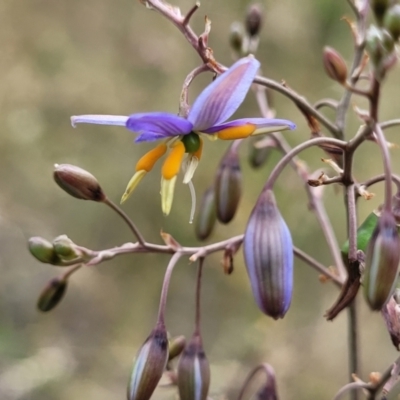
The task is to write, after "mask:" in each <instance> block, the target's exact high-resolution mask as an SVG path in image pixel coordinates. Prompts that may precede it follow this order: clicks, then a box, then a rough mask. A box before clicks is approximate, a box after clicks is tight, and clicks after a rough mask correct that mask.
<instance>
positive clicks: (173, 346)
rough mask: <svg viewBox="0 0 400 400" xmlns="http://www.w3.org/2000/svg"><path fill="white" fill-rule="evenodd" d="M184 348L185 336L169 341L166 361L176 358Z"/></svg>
mask: <svg viewBox="0 0 400 400" xmlns="http://www.w3.org/2000/svg"><path fill="white" fill-rule="evenodd" d="M185 346H186V338H185V336H177V337H175V338H172V339H171V340H170V341H169V346H168V349H169V351H168V361H171V360H173V359H174V358H175V357H178V356H179V355H180V354H181V353H182V351H183V349H184V348H185Z"/></svg>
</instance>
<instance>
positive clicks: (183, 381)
mask: <svg viewBox="0 0 400 400" xmlns="http://www.w3.org/2000/svg"><path fill="white" fill-rule="evenodd" d="M209 387H210V365H209V364H208V360H207V358H206V355H205V353H204V350H203V344H202V340H201V337H200V335H199V334H198V333H194V335H193V336H192V338H191V339H190V341H189V343H188V344H187V346H186V347H185V350H184V351H183V353H182V355H181V358H180V359H179V364H178V389H179V397H180V400H206V399H207V394H208V389H209Z"/></svg>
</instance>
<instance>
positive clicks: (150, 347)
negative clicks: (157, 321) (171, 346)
mask: <svg viewBox="0 0 400 400" xmlns="http://www.w3.org/2000/svg"><path fill="white" fill-rule="evenodd" d="M167 361H168V337H167V331H166V330H165V327H164V326H159V325H157V326H156V327H155V328H154V330H153V331H152V332H151V334H150V336H149V337H148V338H147V340H146V341H145V342H144V344H143V346H142V347H141V348H140V350H139V352H138V353H137V355H136V359H135V361H134V364H133V368H132V373H131V377H130V380H129V384H128V400H149V399H150V397H151V395H152V394H153V392H154V390H155V389H156V387H157V385H158V382H159V381H160V379H161V377H162V374H163V372H164V369H165V366H166V365H167Z"/></svg>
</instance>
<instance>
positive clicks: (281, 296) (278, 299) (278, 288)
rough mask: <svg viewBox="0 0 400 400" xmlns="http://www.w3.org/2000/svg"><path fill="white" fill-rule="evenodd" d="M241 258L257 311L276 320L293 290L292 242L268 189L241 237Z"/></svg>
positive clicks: (288, 301) (287, 303)
mask: <svg viewBox="0 0 400 400" xmlns="http://www.w3.org/2000/svg"><path fill="white" fill-rule="evenodd" d="M243 250H244V258H245V263H246V267H247V273H248V275H249V278H250V283H251V288H252V291H253V295H254V298H255V300H256V303H257V305H258V307H259V308H260V310H261V311H262V312H264V313H265V314H267V315H269V316H271V317H273V318H275V319H278V318H283V317H284V315H285V314H286V312H287V310H288V309H289V306H290V302H291V299H292V291H293V243H292V237H291V235H290V231H289V229H288V227H287V225H286V223H285V221H284V220H283V218H282V216H281V214H280V212H279V210H278V208H277V206H276V202H275V197H274V194H273V192H272V191H271V190H265V191H263V192H262V193H261V195H260V197H259V198H258V200H257V203H256V205H255V207H254V209H253V211H252V213H251V215H250V218H249V221H248V223H247V227H246V231H245V234H244V240H243Z"/></svg>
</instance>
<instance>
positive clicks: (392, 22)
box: [383, 4, 400, 41]
mask: <svg viewBox="0 0 400 400" xmlns="http://www.w3.org/2000/svg"><path fill="white" fill-rule="evenodd" d="M383 26H384V27H385V29H386V30H387V31H388V32H389V33H390V34H391V35H392V37H393V39H394V40H395V41H397V40H398V38H399V36H400V4H395V5H394V6H392V7H390V8H389V10H388V11H387V13H386V14H385V19H384V22H383Z"/></svg>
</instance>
